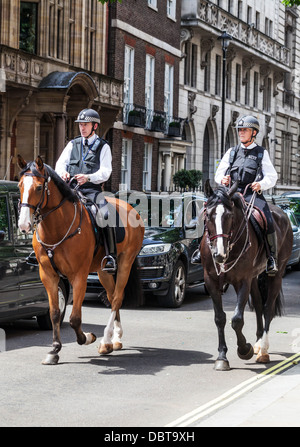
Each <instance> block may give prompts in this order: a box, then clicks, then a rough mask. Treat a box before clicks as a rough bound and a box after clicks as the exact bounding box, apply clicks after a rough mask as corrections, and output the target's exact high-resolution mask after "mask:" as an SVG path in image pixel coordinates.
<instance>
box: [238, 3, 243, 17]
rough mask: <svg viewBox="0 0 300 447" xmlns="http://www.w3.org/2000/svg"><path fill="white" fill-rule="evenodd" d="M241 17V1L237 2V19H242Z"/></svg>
mask: <svg viewBox="0 0 300 447" xmlns="http://www.w3.org/2000/svg"><path fill="white" fill-rule="evenodd" d="M242 15H243V0H239V1H238V19H242Z"/></svg>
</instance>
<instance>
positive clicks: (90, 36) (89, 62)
mask: <svg viewBox="0 0 300 447" xmlns="http://www.w3.org/2000/svg"><path fill="white" fill-rule="evenodd" d="M85 2H86V8H85V68H86V69H87V70H91V71H93V70H94V68H95V59H96V23H95V22H96V17H97V0H85Z"/></svg>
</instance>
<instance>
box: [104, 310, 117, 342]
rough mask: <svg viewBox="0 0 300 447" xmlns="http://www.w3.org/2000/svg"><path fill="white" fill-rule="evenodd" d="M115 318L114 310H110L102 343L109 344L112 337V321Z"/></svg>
mask: <svg viewBox="0 0 300 447" xmlns="http://www.w3.org/2000/svg"><path fill="white" fill-rule="evenodd" d="M115 318H116V311H115V310H114V311H112V313H111V315H110V318H109V320H108V324H107V326H106V328H105V329H104V337H103V339H102V341H101V343H102V344H111V343H112V341H111V339H112V337H113V333H114V321H115Z"/></svg>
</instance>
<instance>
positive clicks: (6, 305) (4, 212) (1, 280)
mask: <svg viewBox="0 0 300 447" xmlns="http://www.w3.org/2000/svg"><path fill="white" fill-rule="evenodd" d="M0 234H1V240H0V321H8V320H10V319H13V318H14V317H16V316H17V314H18V301H19V276H18V262H17V258H16V253H15V249H14V244H13V230H12V221H11V219H10V213H9V201H8V194H5V193H0Z"/></svg>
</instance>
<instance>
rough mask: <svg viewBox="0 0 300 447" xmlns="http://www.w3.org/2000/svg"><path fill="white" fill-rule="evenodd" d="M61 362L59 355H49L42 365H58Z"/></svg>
mask: <svg viewBox="0 0 300 447" xmlns="http://www.w3.org/2000/svg"><path fill="white" fill-rule="evenodd" d="M58 360H59V355H57V354H47V357H46V358H45V360H43V361H42V365H57V363H58Z"/></svg>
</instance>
